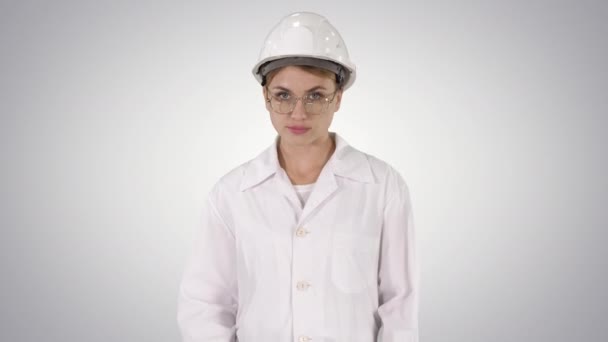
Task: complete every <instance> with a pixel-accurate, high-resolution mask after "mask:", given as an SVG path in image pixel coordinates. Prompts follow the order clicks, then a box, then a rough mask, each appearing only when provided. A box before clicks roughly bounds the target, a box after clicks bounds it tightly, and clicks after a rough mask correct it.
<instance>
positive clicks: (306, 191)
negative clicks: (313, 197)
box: [293, 183, 315, 207]
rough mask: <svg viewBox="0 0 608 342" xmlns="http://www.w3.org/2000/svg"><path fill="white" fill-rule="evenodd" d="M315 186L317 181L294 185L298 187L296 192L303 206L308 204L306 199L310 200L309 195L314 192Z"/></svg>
mask: <svg viewBox="0 0 608 342" xmlns="http://www.w3.org/2000/svg"><path fill="white" fill-rule="evenodd" d="M314 186H315V183H310V184H299V185H294V186H293V187H294V188H295V189H296V193H297V194H298V197H299V198H300V202H301V203H302V207H304V206H305V205H306V201H307V200H308V197H309V196H310V193H311V192H312V188H313V187H314Z"/></svg>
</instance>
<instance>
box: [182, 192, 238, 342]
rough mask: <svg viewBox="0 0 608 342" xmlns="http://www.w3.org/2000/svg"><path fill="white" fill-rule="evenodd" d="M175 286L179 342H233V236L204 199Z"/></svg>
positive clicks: (234, 312) (234, 316) (235, 298)
mask: <svg viewBox="0 0 608 342" xmlns="http://www.w3.org/2000/svg"><path fill="white" fill-rule="evenodd" d="M194 241H195V243H194V248H193V251H192V254H191V257H190V259H189V262H188V264H187V266H186V269H185V271H184V273H183V277H182V281H181V284H180V288H179V296H178V309H177V322H178V325H179V329H180V331H181V334H182V339H183V342H235V340H236V337H235V335H236V334H235V332H236V330H235V321H236V313H237V304H238V294H237V285H236V284H237V278H236V267H235V265H236V261H235V260H236V259H235V256H236V251H235V248H236V247H235V238H234V234H233V232H232V231H230V230H229V229H228V226H227V225H226V224H225V223H224V221H223V220H222V218H221V216H220V215H219V213H218V211H217V209H216V207H215V206H214V204H213V202H212V200H211V197H210V198H208V200H207V201H206V203H205V205H204V207H203V212H202V222H201V225H200V228H199V230H198V231H197V232H196V238H195V240H194Z"/></svg>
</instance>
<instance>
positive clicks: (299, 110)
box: [290, 99, 308, 119]
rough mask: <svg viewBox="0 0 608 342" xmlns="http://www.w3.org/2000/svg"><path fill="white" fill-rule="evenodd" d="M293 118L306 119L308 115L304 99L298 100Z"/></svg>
mask: <svg viewBox="0 0 608 342" xmlns="http://www.w3.org/2000/svg"><path fill="white" fill-rule="evenodd" d="M290 115H291V117H292V118H293V119H305V118H306V116H307V115H308V113H306V108H305V106H304V100H303V99H297V101H296V105H295V107H293V110H292V111H291V114H290Z"/></svg>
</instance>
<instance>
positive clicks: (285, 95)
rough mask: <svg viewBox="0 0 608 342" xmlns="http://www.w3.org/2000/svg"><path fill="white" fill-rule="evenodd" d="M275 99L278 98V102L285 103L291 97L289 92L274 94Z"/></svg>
mask: <svg viewBox="0 0 608 342" xmlns="http://www.w3.org/2000/svg"><path fill="white" fill-rule="evenodd" d="M274 97H276V98H277V99H278V100H282V101H284V100H289V98H290V97H291V95H289V93H288V92H285V91H282V92H279V93H276V94H274Z"/></svg>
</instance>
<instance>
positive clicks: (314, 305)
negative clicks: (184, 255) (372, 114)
mask: <svg viewBox="0 0 608 342" xmlns="http://www.w3.org/2000/svg"><path fill="white" fill-rule="evenodd" d="M330 134H331V136H332V137H333V138H334V139H335V141H336V149H335V151H334V153H333V154H332V156H331V157H330V159H329V160H328V162H327V163H326V164H325V166H324V167H323V169H322V171H321V173H320V175H319V177H318V179H317V181H316V183H315V185H314V188H313V191H312V193H311V194H310V197H309V198H308V200H307V202H306V204H305V206H304V207H302V204H301V202H300V200H299V199H298V197H297V195H296V192H295V190H294V187H293V185H292V184H291V182H290V181H289V178H288V177H287V174H286V173H285V171H284V170H283V169H282V168H281V166H280V164H279V161H278V158H277V142H278V136H277V137H275V140H274V143H273V144H272V145H271V146H269V147H268V148H267V149H266V150H265V151H263V152H262V153H261V154H260V155H258V156H257V157H256V158H254V159H252V160H250V161H248V162H246V163H244V164H242V165H240V166H238V167H237V168H235V169H233V170H232V171H230V172H228V173H227V174H226V175H224V176H223V177H221V179H220V180H219V181H218V182H217V183H216V184H215V185H214V186H213V189H212V190H211V192H210V194H209V197H208V199H207V201H206V202H205V205H204V207H203V211H202V222H201V224H200V227H199V229H198V231H197V236H196V239H195V242H194V247H193V250H192V256H191V258H190V259H189V263H188V265H187V267H186V269H185V271H184V273H183V279H182V282H181V285H180V289H179V299H178V316H177V319H178V325H179V328H180V330H181V334H182V336H183V341H184V342H234V341H238V342H287V341H293V342H306V341H310V342H376V341H380V342H418V277H419V276H418V269H417V257H416V249H415V248H416V246H415V233H414V225H413V216H412V210H411V204H410V196H409V192H408V187H407V185H406V183H405V181H404V180H403V178H402V177H401V175H400V174H399V173H398V172H397V171H396V170H395V169H394V168H393V167H391V166H390V165H389V164H387V163H386V162H383V161H382V160H380V159H378V158H376V157H374V156H372V155H369V154H366V153H363V152H361V151H359V150H357V149H355V148H353V147H352V146H350V145H349V144H348V143H347V142H346V141H345V140H344V139H343V138H342V137H341V136H340V135H338V134H336V133H335V132H330Z"/></svg>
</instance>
